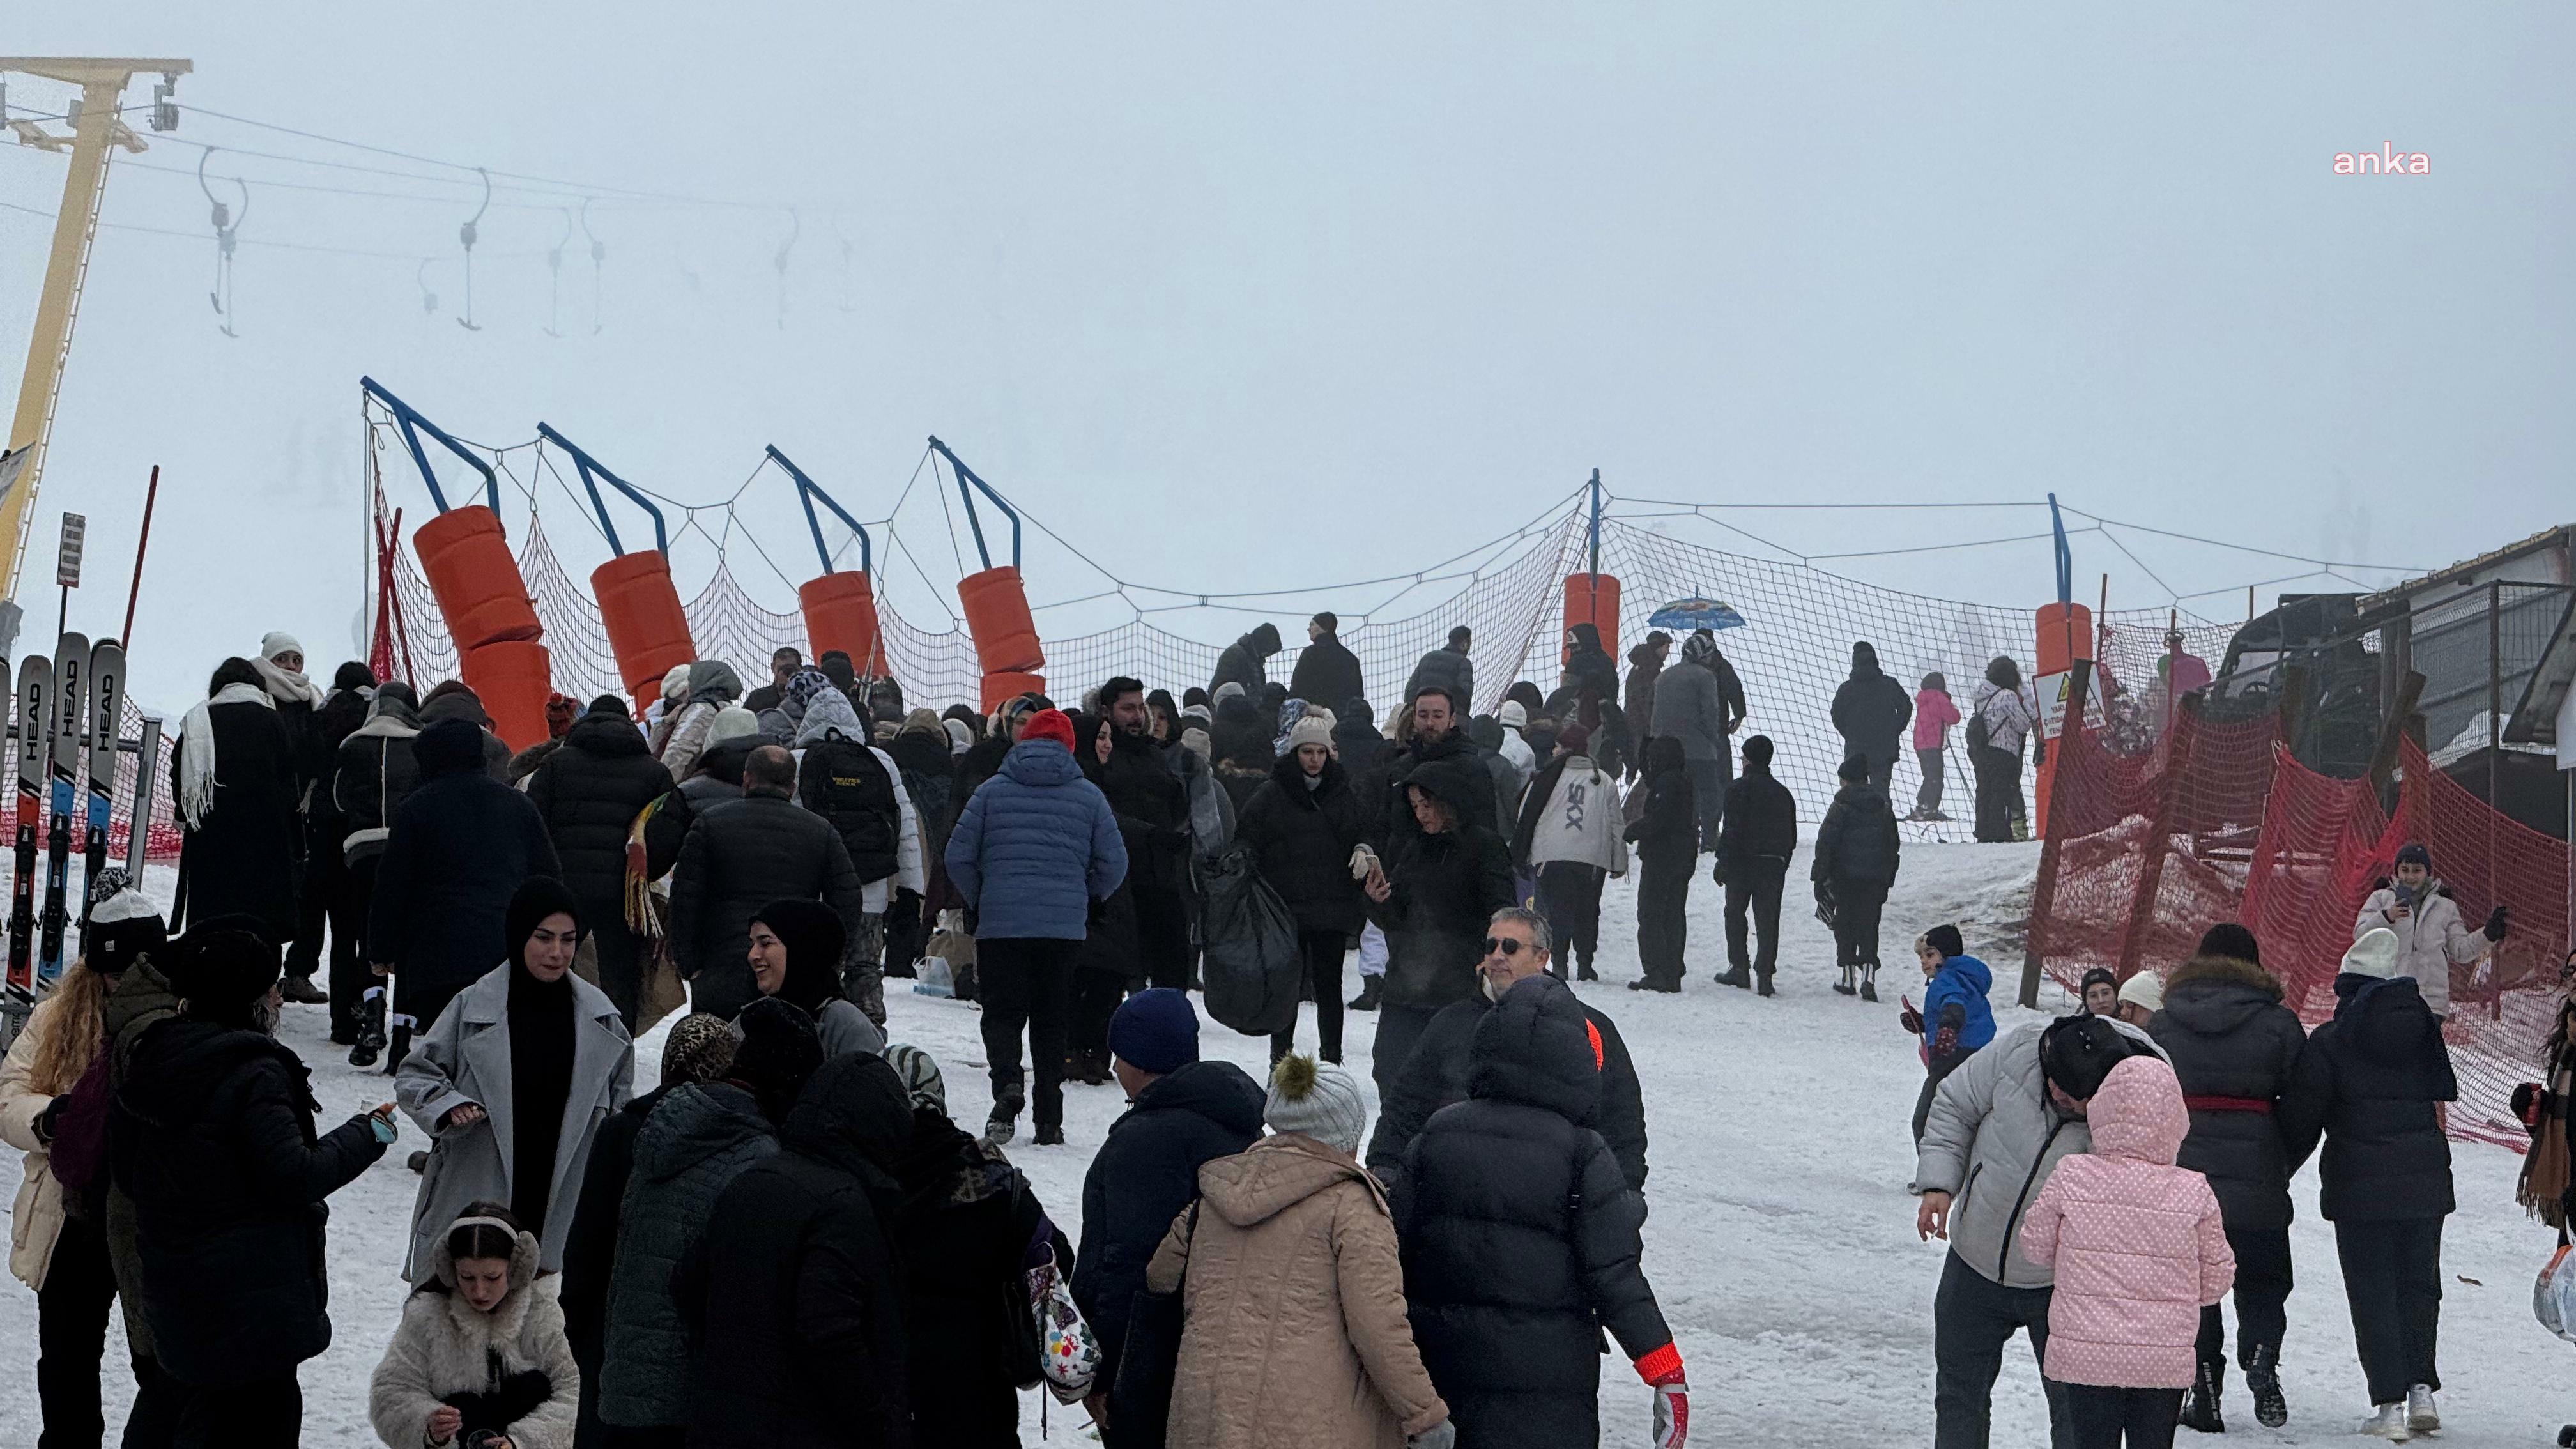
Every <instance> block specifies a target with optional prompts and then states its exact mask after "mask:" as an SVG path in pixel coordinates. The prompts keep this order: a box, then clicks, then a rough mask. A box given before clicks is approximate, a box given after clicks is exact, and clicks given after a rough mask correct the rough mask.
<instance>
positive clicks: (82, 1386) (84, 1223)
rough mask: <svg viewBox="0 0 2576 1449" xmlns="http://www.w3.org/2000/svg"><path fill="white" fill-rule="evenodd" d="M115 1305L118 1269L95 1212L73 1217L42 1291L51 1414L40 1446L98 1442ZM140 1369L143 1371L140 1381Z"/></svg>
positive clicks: (46, 1399)
mask: <svg viewBox="0 0 2576 1449" xmlns="http://www.w3.org/2000/svg"><path fill="white" fill-rule="evenodd" d="M115 1307H116V1271H115V1268H114V1266H113V1265H112V1264H110V1263H109V1261H108V1257H107V1233H106V1230H105V1229H104V1228H103V1227H102V1226H101V1225H100V1224H99V1222H98V1221H97V1220H96V1219H95V1218H66V1219H64V1220H63V1231H62V1236H61V1237H59V1238H56V1239H55V1240H54V1256H53V1258H52V1259H51V1260H50V1261H49V1262H48V1263H47V1264H46V1266H45V1286H44V1289H43V1291H41V1292H39V1293H38V1294H37V1295H36V1402H37V1404H38V1405H39V1406H40V1407H41V1410H42V1412H43V1415H44V1421H45V1429H44V1433H43V1434H42V1435H41V1436H40V1437H39V1438H38V1439H37V1440H36V1443H37V1445H38V1449H74V1446H79V1449H97V1445H98V1443H99V1439H100V1436H101V1435H103V1434H104V1433H105V1432H106V1427H105V1423H106V1421H105V1420H104V1419H103V1418H102V1416H101V1415H100V1412H99V1384H98V1380H99V1358H100V1356H101V1355H103V1354H104V1353H106V1351H107V1315H108V1314H109V1313H110V1312H112V1311H114V1309H115ZM140 1377H141V1376H140V1375H139V1374H138V1375H137V1378H138V1380H139V1379H140Z"/></svg>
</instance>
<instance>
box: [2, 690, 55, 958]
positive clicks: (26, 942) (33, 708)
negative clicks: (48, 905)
mask: <svg viewBox="0 0 2576 1449" xmlns="http://www.w3.org/2000/svg"><path fill="white" fill-rule="evenodd" d="M16 699H17V703H18V708H17V716H18V721H17V723H18V733H17V738H16V740H15V741H13V743H14V744H15V745H16V747H17V757H18V833H17V841H16V843H17V847H18V859H17V867H18V869H17V874H16V875H14V876H12V877H11V878H10V882H9V987H10V989H11V990H13V991H19V992H25V993H28V994H30V995H32V994H33V993H34V991H35V987H36V975H35V959H36V873H37V871H38V869H39V868H40V867H39V866H38V865H37V861H36V842H37V840H38V838H39V835H40V833H41V831H42V830H43V825H44V818H45V766H46V760H47V752H46V745H45V739H46V730H47V727H48V726H49V725H51V723H52V722H53V718H54V662H53V661H52V660H50V659H46V658H43V657H42V656H39V657H37V658H33V659H29V660H28V661H27V662H26V663H25V664H23V665H21V666H20V667H19V671H18V689H17V694H16Z"/></svg>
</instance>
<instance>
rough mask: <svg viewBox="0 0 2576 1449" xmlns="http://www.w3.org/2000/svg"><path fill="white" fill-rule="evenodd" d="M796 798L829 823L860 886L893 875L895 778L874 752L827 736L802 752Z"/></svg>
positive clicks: (897, 820) (897, 817)
mask: <svg viewBox="0 0 2576 1449" xmlns="http://www.w3.org/2000/svg"><path fill="white" fill-rule="evenodd" d="M796 795H797V800H798V802H799V803H800V804H802V805H804V807H805V808H806V809H808V810H811V811H813V812H814V813H815V814H817V815H820V816H822V817H823V818H824V819H826V820H829V821H830V822H832V828H833V829H834V830H835V831H838V832H839V833H840V836H841V843H842V844H843V845H845V846H847V847H849V851H850V865H851V866H852V867H853V868H854V869H856V870H857V871H858V873H859V879H860V881H862V882H867V881H879V880H884V879H885V878H886V877H887V876H890V875H892V874H894V870H895V847H896V838H897V835H898V833H899V832H900V831H901V830H902V828H903V813H902V807H901V806H900V805H898V804H897V803H896V801H895V795H894V776H893V774H892V772H890V771H888V770H887V769H886V767H885V762H884V761H883V760H880V759H878V758H877V756H876V751H874V750H871V749H869V748H868V747H867V746H866V745H863V744H860V743H859V742H858V741H856V740H852V739H847V738H845V737H843V736H841V735H839V734H831V735H826V736H825V737H824V738H823V739H822V741H821V742H820V743H817V744H814V745H812V746H809V747H808V748H807V749H806V751H805V763H804V768H803V769H801V770H800V771H798V774H797V781H796Z"/></svg>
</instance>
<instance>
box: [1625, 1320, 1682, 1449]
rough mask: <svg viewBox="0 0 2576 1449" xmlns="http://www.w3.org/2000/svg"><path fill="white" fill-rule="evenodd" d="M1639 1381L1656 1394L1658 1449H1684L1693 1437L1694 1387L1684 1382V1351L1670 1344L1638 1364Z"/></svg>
mask: <svg viewBox="0 0 2576 1449" xmlns="http://www.w3.org/2000/svg"><path fill="white" fill-rule="evenodd" d="M1637 1377H1639V1378H1641V1379H1644V1380H1645V1381H1646V1383H1647V1385H1648V1386H1649V1387H1651V1388H1652V1389H1654V1391H1655V1437H1654V1445H1655V1449H1684V1445H1685V1441H1686V1440H1687V1439H1688V1438H1689V1436H1690V1385H1688V1384H1686V1383H1684V1382H1683V1381H1682V1355H1681V1350H1680V1349H1678V1348H1675V1347H1674V1346H1673V1345H1671V1344H1669V1343H1668V1344H1665V1345H1664V1346H1663V1347H1662V1348H1659V1349H1656V1350H1655V1351H1654V1352H1652V1353H1650V1354H1647V1355H1646V1356H1645V1357H1644V1358H1641V1359H1639V1360H1637Z"/></svg>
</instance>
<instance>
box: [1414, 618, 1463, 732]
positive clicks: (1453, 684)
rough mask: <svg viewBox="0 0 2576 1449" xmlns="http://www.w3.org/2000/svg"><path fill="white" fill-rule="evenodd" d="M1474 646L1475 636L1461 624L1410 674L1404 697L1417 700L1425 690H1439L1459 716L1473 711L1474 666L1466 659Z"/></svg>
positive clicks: (1424, 657)
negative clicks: (1447, 640) (1446, 641)
mask: <svg viewBox="0 0 2576 1449" xmlns="http://www.w3.org/2000/svg"><path fill="white" fill-rule="evenodd" d="M1475 642H1476V639H1475V635H1474V634H1473V633H1471V632H1470V631H1469V630H1468V628H1467V626H1466V625H1464V624H1461V625H1459V626H1458V627H1456V628H1454V629H1452V630H1450V631H1449V642H1448V643H1447V644H1446V645H1444V646H1442V647H1441V648H1438V649H1434V650H1432V651H1431V652H1429V653H1427V654H1425V655H1423V656H1422V658H1421V660H1420V661H1419V662H1418V663H1416V664H1415V665H1414V666H1413V673H1412V674H1410V675H1408V676H1406V678H1405V681H1404V697H1405V699H1407V700H1408V701H1410V700H1416V699H1420V698H1421V697H1422V692H1423V691H1424V690H1426V689H1438V690H1439V691H1440V692H1441V693H1442V695H1443V696H1445V697H1446V698H1447V699H1448V700H1449V701H1450V705H1451V707H1452V709H1454V710H1455V711H1456V712H1457V713H1458V714H1459V715H1460V716H1462V717H1463V716H1464V715H1465V714H1466V713H1467V712H1468V711H1470V710H1472V709H1474V708H1475V705H1474V704H1473V702H1472V701H1474V699H1475V698H1476V666H1475V663H1474V661H1472V660H1470V659H1469V658H1468V657H1467V652H1468V650H1469V649H1470V648H1471V647H1473V646H1474V644H1475Z"/></svg>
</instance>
